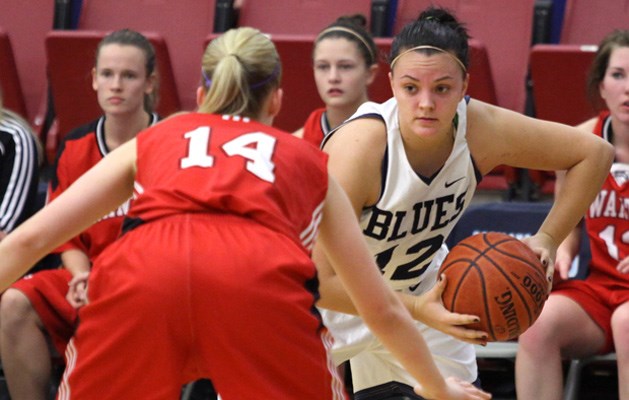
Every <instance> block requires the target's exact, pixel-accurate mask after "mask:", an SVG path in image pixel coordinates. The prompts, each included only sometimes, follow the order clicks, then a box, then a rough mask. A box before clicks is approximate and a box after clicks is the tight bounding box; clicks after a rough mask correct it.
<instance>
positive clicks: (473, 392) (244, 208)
mask: <svg viewBox="0 0 629 400" xmlns="http://www.w3.org/2000/svg"><path fill="white" fill-rule="evenodd" d="M202 74H203V76H204V83H203V86H202V87H201V88H199V91H198V103H199V105H200V106H199V113H190V114H183V115H178V116H175V117H172V118H170V119H168V120H166V121H163V122H161V123H159V124H157V125H156V126H154V127H152V128H149V129H147V130H146V131H144V132H141V133H140V134H139V135H138V136H137V138H136V139H133V140H131V141H129V142H128V143H127V144H124V145H123V146H121V147H120V148H119V149H118V150H116V151H114V152H112V153H111V154H110V155H109V156H108V157H106V158H104V159H103V160H102V161H101V162H100V163H99V164H98V165H97V166H96V167H94V168H93V169H92V170H90V171H89V172H87V173H86V174H85V175H84V176H82V177H81V178H79V180H78V181H77V182H76V183H75V184H74V185H72V186H71V187H70V188H69V189H68V190H66V191H65V192H64V193H63V194H61V196H59V198H57V200H55V201H54V202H52V203H51V204H50V205H49V206H48V207H46V208H45V210H43V211H42V212H40V213H38V214H37V215H36V216H34V217H33V218H31V219H29V220H28V221H27V222H25V223H24V224H23V225H22V227H20V228H19V229H18V230H16V231H15V232H13V233H12V234H10V235H8V236H7V237H6V238H5V239H4V240H3V241H2V242H0V259H2V260H3V263H2V266H1V268H2V269H1V270H0V290H1V289H2V288H4V287H6V286H8V284H9V283H10V282H11V281H12V280H13V279H15V278H17V277H18V276H19V275H20V273H22V271H23V270H25V269H26V268H27V267H28V265H29V263H30V262H31V261H32V260H34V259H37V257H39V256H40V255H41V254H45V252H46V251H48V249H50V248H52V247H54V246H57V245H58V244H60V243H62V242H63V241H64V240H66V239H67V238H70V237H72V236H74V235H75V234H76V233H77V232H81V231H82V230H84V229H85V228H86V226H88V225H89V224H90V223H91V221H93V220H95V219H98V218H99V217H100V216H102V215H103V214H106V213H107V212H109V211H110V210H112V209H115V208H116V207H118V206H119V204H121V203H122V202H124V201H125V200H126V199H127V198H129V196H130V195H131V194H132V192H134V191H135V193H136V195H137V199H136V200H135V201H134V202H133V204H132V205H131V208H130V210H129V212H128V215H127V219H126V223H125V225H124V232H125V233H123V236H122V237H121V238H120V239H119V240H117V241H116V242H114V243H113V244H112V245H110V246H109V247H108V248H107V249H106V250H105V251H104V252H103V253H102V254H101V255H100V257H98V258H97V259H96V261H95V263H94V266H93V272H92V274H91V276H90V286H89V287H90V290H89V302H88V303H87V305H85V306H84V307H83V308H81V310H80V320H81V322H80V324H79V327H78V330H77V331H76V334H75V336H74V338H73V339H72V340H71V342H70V344H69V345H68V351H67V355H68V368H67V369H66V371H65V375H64V379H63V382H62V385H61V387H60V390H59V398H60V399H67V398H75V399H92V398H98V399H101V400H107V399H116V400H120V399H138V398H151V399H173V398H176V397H177V396H178V394H179V390H180V388H181V384H183V383H185V382H188V381H191V380H194V379H197V378H200V377H208V378H211V379H212V381H213V383H214V384H215V387H216V389H217V390H218V392H219V393H220V395H221V397H222V398H223V399H224V400H235V399H255V398H259V399H280V400H282V399H287V400H288V399H291V400H293V399H341V398H344V397H345V393H344V390H343V388H342V385H341V382H340V380H338V379H335V377H334V370H335V369H334V367H333V365H332V364H331V362H330V359H329V357H328V353H327V351H326V348H327V347H329V345H330V344H331V341H332V338H331V337H330V336H329V334H328V333H327V330H326V329H325V328H324V327H323V325H322V323H321V319H320V315H319V313H318V312H317V310H316V307H315V302H316V300H317V292H318V291H317V274H316V270H315V266H314V264H313V262H312V260H311V259H310V251H311V249H312V246H313V244H314V240H315V238H317V230H318V227H319V223H320V230H321V234H320V235H319V237H318V238H317V240H318V241H320V242H321V244H322V246H323V248H324V249H325V251H326V253H327V254H328V255H329V257H330V260H331V261H332V264H333V265H334V266H335V268H337V272H338V274H339V276H340V277H341V279H342V280H343V281H346V278H347V277H349V276H352V280H351V281H350V280H347V282H348V283H349V286H348V288H347V290H348V292H349V294H350V296H351V297H352V298H353V300H354V302H355V304H356V307H357V309H358V311H359V312H361V314H362V315H363V317H364V318H365V320H366V321H367V323H368V324H369V325H370V326H371V327H372V329H373V330H374V331H375V332H376V333H377V334H378V335H379V337H380V339H381V340H382V341H383V343H385V344H386V345H387V346H389V348H390V349H391V351H392V352H393V353H394V354H396V355H397V356H398V357H400V360H401V361H402V362H403V363H404V364H405V365H406V366H407V368H408V370H409V371H410V373H411V374H412V375H413V376H414V377H415V378H416V379H417V380H418V382H419V383H420V384H419V385H418V386H417V387H416V390H417V392H418V393H422V394H423V395H424V396H425V397H427V398H440V399H488V398H490V396H489V395H488V394H486V393H484V392H482V391H480V390H479V389H477V388H475V387H473V386H472V385H470V384H468V383H464V382H460V381H459V380H457V379H455V378H447V379H444V378H443V377H442V376H441V375H440V373H439V372H438V370H437V369H436V366H435V364H434V362H433V361H432V358H431V356H430V355H429V353H428V349H427V348H426V346H425V342H424V340H423V338H422V336H421V335H420V334H419V332H418V331H417V329H415V327H414V325H413V324H412V322H411V319H410V316H409V314H408V313H407V312H406V310H405V309H404V306H403V305H402V304H401V303H400V301H399V300H398V299H397V297H396V296H395V295H394V294H393V292H392V291H391V290H390V289H388V288H387V287H386V285H385V284H384V282H383V280H382V278H381V276H380V274H379V272H378V269H377V267H376V265H375V264H374V262H373V260H372V258H371V256H370V255H369V253H368V251H367V248H366V245H365V243H364V241H363V239H362V237H361V232H360V229H359V228H358V225H357V223H356V222H355V221H354V218H353V217H352V214H351V206H350V204H349V202H348V200H347V197H345V195H344V194H343V191H342V189H341V188H340V186H339V185H338V184H337V183H336V182H335V181H334V180H333V179H331V178H329V177H328V174H327V171H326V161H327V157H326V156H325V154H324V153H322V152H320V151H319V150H318V149H316V148H315V147H314V146H311V145H309V144H306V143H304V142H303V141H301V140H299V139H297V138H294V137H292V136H291V135H287V134H286V133H285V132H282V131H279V130H276V129H274V128H272V127H270V124H271V123H272V121H273V117H274V116H275V115H276V114H277V113H278V112H279V109H280V103H281V95H282V92H281V89H279V82H280V75H281V66H280V64H279V57H278V55H277V51H276V50H275V47H274V46H273V43H272V42H271V40H270V39H269V38H268V37H267V36H265V35H263V34H261V33H260V32H259V31H257V30H255V29H252V28H240V29H235V30H230V31H228V32H226V33H225V34H224V35H222V36H220V37H219V38H217V39H215V40H214V41H212V42H211V43H210V45H209V46H208V48H207V49H206V52H205V54H204V56H203V66H202ZM42 226H45V227H47V229H46V230H45V231H42V230H41V227H42ZM365 267H368V268H365ZM358 271H360V273H358ZM103 377H108V379H103Z"/></svg>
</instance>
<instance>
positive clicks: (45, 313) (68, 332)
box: [11, 268, 78, 356]
mask: <svg viewBox="0 0 629 400" xmlns="http://www.w3.org/2000/svg"><path fill="white" fill-rule="evenodd" d="M71 278H72V274H71V273H70V272H69V271H68V270H66V269H63V268H61V269H49V270H44V271H39V272H36V273H34V274H32V275H27V276H25V277H24V278H22V279H20V280H19V281H17V282H15V283H14V284H13V285H11V287H12V288H14V289H18V290H19V291H21V292H22V293H24V295H25V296H26V297H28V300H29V301H30V302H31V305H32V306H33V309H34V310H35V312H36V313H37V315H39V318H40V319H41V321H42V323H43V324H44V328H45V329H46V332H47V333H48V335H49V336H50V339H51V341H52V344H53V345H54V346H55V349H57V351H58V352H59V355H60V356H63V354H64V353H65V350H66V346H67V345H68V342H69V341H70V338H71V337H72V334H74V330H75V328H76V325H77V318H78V314H77V310H76V309H75V308H74V307H72V306H71V305H70V303H69V302H68V300H67V299H66V294H67V293H68V283H69V282H70V279H71Z"/></svg>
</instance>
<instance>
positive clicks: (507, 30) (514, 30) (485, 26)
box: [393, 0, 535, 112]
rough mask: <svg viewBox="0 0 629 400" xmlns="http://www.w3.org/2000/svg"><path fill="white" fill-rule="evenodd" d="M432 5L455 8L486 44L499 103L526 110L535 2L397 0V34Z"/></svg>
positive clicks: (395, 26) (459, 15)
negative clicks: (527, 78) (527, 77)
mask: <svg viewBox="0 0 629 400" xmlns="http://www.w3.org/2000/svg"><path fill="white" fill-rule="evenodd" d="M431 4H438V5H440V6H443V7H446V8H448V9H450V10H452V11H453V12H454V13H455V15H456V17H457V18H458V19H460V20H461V21H462V22H464V23H465V24H466V25H467V28H468V31H469V33H470V35H471V36H472V38H473V39H476V40H478V41H480V42H481V43H483V44H484V45H485V46H486V47H487V53H488V56H489V61H490V64H491V66H492V73H493V79H494V82H495V84H496V94H497V99H498V105H500V106H502V107H506V108H509V109H511V110H515V111H518V112H524V104H525V99H526V86H525V82H526V74H527V66H528V56H529V52H530V45H531V33H532V21H533V12H534V4H535V1H534V0H483V1H480V0H475V1H474V0H470V1H458V0H442V1H438V2H434V1H432V0H398V8H397V13H396V19H395V24H394V27H393V32H394V34H396V33H399V32H400V30H401V29H402V27H403V26H404V25H405V24H406V23H408V22H411V21H413V20H415V19H416V18H417V17H418V16H419V13H420V12H421V11H422V10H423V9H425V8H426V7H428V6H430V5H431ZM472 78H473V75H472Z"/></svg>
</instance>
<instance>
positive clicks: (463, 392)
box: [414, 376, 491, 400]
mask: <svg viewBox="0 0 629 400" xmlns="http://www.w3.org/2000/svg"><path fill="white" fill-rule="evenodd" d="M414 390H415V393H417V394H418V395H420V396H422V397H423V398H425V399H444V400H486V399H491V394H489V393H487V392H485V391H483V390H481V389H479V388H477V387H476V386H474V385H473V384H471V383H469V382H466V381H464V380H462V379H459V378H455V377H452V376H451V377H449V378H447V379H446V390H445V393H435V394H431V393H427V392H426V391H425V390H424V388H423V387H422V385H417V386H415V388H414Z"/></svg>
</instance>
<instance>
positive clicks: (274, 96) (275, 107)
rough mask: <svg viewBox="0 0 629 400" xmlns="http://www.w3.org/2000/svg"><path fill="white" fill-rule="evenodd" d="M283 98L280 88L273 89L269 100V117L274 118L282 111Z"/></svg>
mask: <svg viewBox="0 0 629 400" xmlns="http://www.w3.org/2000/svg"><path fill="white" fill-rule="evenodd" d="M283 97H284V91H283V90H282V88H277V89H274V90H273V92H272V93H271V98H270V99H269V110H268V112H269V115H270V116H272V117H275V116H276V115H277V114H279V113H280V110H281V109H282V98H283Z"/></svg>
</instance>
